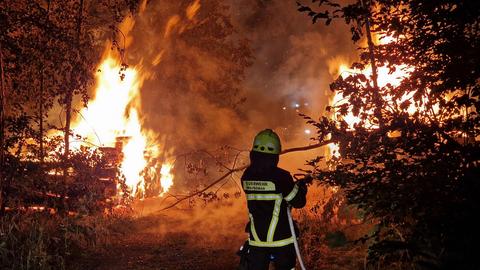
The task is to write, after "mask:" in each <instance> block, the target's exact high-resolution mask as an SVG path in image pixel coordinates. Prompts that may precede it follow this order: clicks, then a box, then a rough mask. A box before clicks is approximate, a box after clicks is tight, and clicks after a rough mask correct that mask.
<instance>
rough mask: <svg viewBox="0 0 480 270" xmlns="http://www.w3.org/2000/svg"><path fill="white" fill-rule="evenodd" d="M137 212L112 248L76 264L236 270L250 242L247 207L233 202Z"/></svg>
mask: <svg viewBox="0 0 480 270" xmlns="http://www.w3.org/2000/svg"><path fill="white" fill-rule="evenodd" d="M149 203H151V202H149ZM226 204H227V205H226ZM216 206H217V207H216ZM147 208H148V209H147ZM225 209H229V211H225ZM137 211H139V212H137V213H139V215H140V216H139V217H137V218H136V219H134V220H130V221H124V222H123V224H115V225H114V230H116V231H117V233H116V234H115V236H114V237H112V238H111V239H110V243H109V244H108V245H107V248H101V249H99V250H98V251H96V252H92V253H91V254H89V255H87V256H86V257H85V258H83V259H81V260H79V262H77V264H78V265H79V266H81V267H82V268H83V269H97V270H106V269H117V270H127V269H128V270H133V269H135V270H137V269H138V270H140V269H145V270H153V269H168V270H180V269H189V270H196V269H198V270H200V269H202V270H205V269H212V270H215V269H223V270H225V269H236V266H237V265H238V261H239V258H238V256H237V255H236V251H237V249H238V248H239V247H240V245H241V244H242V243H243V241H244V240H245V239H246V234H245V233H244V232H243V231H244V226H245V223H244V219H245V215H243V211H244V209H243V206H242V205H240V206H239V205H237V204H236V203H235V202H233V201H232V202H222V203H221V205H215V204H208V206H201V205H198V206H196V207H194V208H185V209H178V208H176V209H171V210H168V211H164V212H163V211H162V212H158V211H157V210H156V209H155V207H154V208H152V207H149V206H148V205H147V206H146V207H145V209H143V208H142V206H138V205H137Z"/></svg>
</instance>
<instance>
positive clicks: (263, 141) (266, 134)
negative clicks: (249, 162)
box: [252, 129, 282, 155]
mask: <svg viewBox="0 0 480 270" xmlns="http://www.w3.org/2000/svg"><path fill="white" fill-rule="evenodd" d="M252 151H255V152H261V153H267V154H277V155H278V154H280V152H281V151H282V145H281V144H280V137H278V135H277V133H275V132H274V131H273V130H271V129H265V130H262V131H260V132H259V133H258V134H257V136H255V139H254V140H253V147H252Z"/></svg>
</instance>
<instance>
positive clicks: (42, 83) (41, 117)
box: [38, 70, 45, 165]
mask: <svg viewBox="0 0 480 270" xmlns="http://www.w3.org/2000/svg"><path fill="white" fill-rule="evenodd" d="M43 80H44V74H43V70H42V71H41V75H40V104H39V112H38V114H39V115H38V122H39V126H40V127H39V129H40V134H39V137H40V138H39V139H40V140H39V141H40V163H41V164H42V165H43V162H44V159H45V152H44V149H43V95H44V89H43V87H44V82H43Z"/></svg>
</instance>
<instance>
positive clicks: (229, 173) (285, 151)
mask: <svg viewBox="0 0 480 270" xmlns="http://www.w3.org/2000/svg"><path fill="white" fill-rule="evenodd" d="M329 143H332V140H327V141H323V142H321V143H317V144H312V145H307V146H302V147H294V148H289V149H285V150H283V151H282V152H281V153H280V155H283V154H287V153H291V152H299V151H306V150H311V149H315V148H319V147H322V146H325V145H327V144H329ZM247 167H248V165H244V166H241V167H238V168H235V165H234V167H233V168H232V169H228V170H229V171H228V172H226V173H225V174H224V175H222V176H221V177H219V178H218V179H216V180H214V181H213V182H211V183H210V184H209V185H208V186H206V187H204V188H202V189H201V190H198V191H195V192H193V193H192V194H189V195H188V196H185V197H183V198H181V199H177V200H176V201H175V202H174V203H172V204H170V205H168V206H166V207H164V208H162V209H160V210H159V212H160V211H164V210H167V209H170V208H172V207H174V206H176V205H177V204H179V203H181V202H183V201H185V200H187V199H190V198H192V197H195V196H197V195H198V194H201V193H203V192H205V191H207V190H209V189H210V188H211V187H213V186H215V185H216V184H218V183H220V182H221V181H222V180H224V179H225V178H227V177H228V176H230V175H232V174H233V173H235V172H238V171H243V170H245V169H246V168H247Z"/></svg>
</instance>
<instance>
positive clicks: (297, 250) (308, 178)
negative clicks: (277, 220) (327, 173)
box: [287, 174, 313, 270]
mask: <svg viewBox="0 0 480 270" xmlns="http://www.w3.org/2000/svg"><path fill="white" fill-rule="evenodd" d="M299 176H301V177H303V178H302V179H299ZM293 177H294V178H295V179H297V180H298V181H297V183H302V184H304V185H306V184H308V183H310V182H311V181H312V180H313V178H312V176H311V175H310V174H294V175H293ZM291 212H292V207H291V206H288V208H287V216H288V224H289V225H290V232H291V233H292V237H293V245H294V246H295V253H297V258H298V263H299V264H300V268H301V269H302V270H306V268H305V264H304V263H303V259H302V255H301V253H300V247H299V246H298V241H297V234H296V233H295V226H294V225H293V218H292V213H291Z"/></svg>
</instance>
